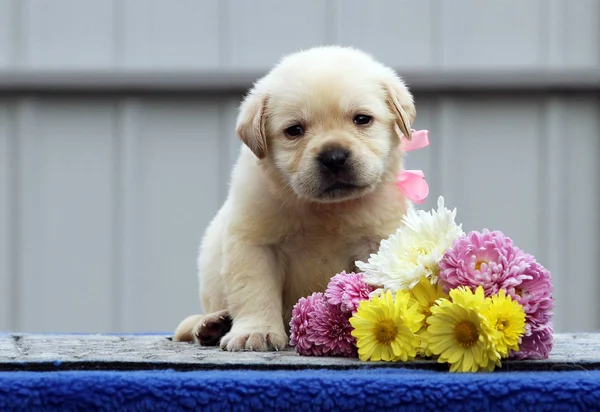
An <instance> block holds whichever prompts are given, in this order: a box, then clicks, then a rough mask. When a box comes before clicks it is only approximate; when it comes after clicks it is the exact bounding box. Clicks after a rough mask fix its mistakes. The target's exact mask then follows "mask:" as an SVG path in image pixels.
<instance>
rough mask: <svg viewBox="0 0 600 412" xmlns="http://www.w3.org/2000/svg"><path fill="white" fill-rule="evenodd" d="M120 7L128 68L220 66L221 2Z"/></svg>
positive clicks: (139, 0)
mask: <svg viewBox="0 0 600 412" xmlns="http://www.w3.org/2000/svg"><path fill="white" fill-rule="evenodd" d="M118 5H119V7H120V8H119V11H120V13H121V18H122V24H123V27H122V31H123V39H120V40H121V41H122V42H123V43H122V45H123V50H122V53H123V55H122V59H123V64H124V65H125V66H127V67H138V66H142V67H152V68H162V67H177V68H178V67H187V68H191V67H193V68H202V69H214V68H216V67H218V66H219V59H220V44H221V43H220V41H221V40H220V37H221V34H220V22H219V0H200V1H196V0H125V1H123V2H121V3H118Z"/></svg>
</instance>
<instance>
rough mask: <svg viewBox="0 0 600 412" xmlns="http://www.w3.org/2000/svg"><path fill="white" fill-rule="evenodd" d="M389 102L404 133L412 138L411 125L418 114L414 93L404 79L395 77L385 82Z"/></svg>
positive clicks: (408, 137)
mask: <svg viewBox="0 0 600 412" xmlns="http://www.w3.org/2000/svg"><path fill="white" fill-rule="evenodd" d="M384 88H385V91H386V93H387V97H388V104H389V106H390V108H391V109H392V111H393V112H394V114H395V115H396V124H397V126H398V127H399V128H400V131H401V132H402V134H403V135H404V136H405V137H406V138H407V139H408V140H410V139H411V138H412V135H411V125H412V122H413V121H414V120H415V117H416V115H417V110H416V108H415V104H414V101H413V96H412V94H411V93H410V92H409V91H408V88H407V87H406V85H405V84H404V83H403V82H402V80H400V79H398V78H395V79H392V80H390V81H387V82H385V83H384Z"/></svg>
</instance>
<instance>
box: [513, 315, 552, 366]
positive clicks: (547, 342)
mask: <svg viewBox="0 0 600 412" xmlns="http://www.w3.org/2000/svg"><path fill="white" fill-rule="evenodd" d="M553 334H554V331H553V329H552V324H551V323H548V324H545V325H542V326H540V327H538V328H534V329H531V330H530V331H528V332H527V335H526V336H524V337H523V340H522V342H521V344H520V345H519V351H518V352H513V353H511V355H510V357H511V358H512V359H520V360H522V359H534V360H540V359H548V356H550V352H551V351H552V347H553V345H554V340H553Z"/></svg>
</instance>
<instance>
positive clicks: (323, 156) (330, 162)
mask: <svg viewBox="0 0 600 412" xmlns="http://www.w3.org/2000/svg"><path fill="white" fill-rule="evenodd" d="M349 156H350V152H349V151H348V150H346V149H342V148H339V147H338V148H335V149H329V150H326V151H324V152H321V153H320V154H319V157H318V158H317V160H318V161H319V163H321V164H322V165H323V166H325V168H326V169H327V170H328V171H330V172H333V173H335V172H338V171H340V170H341V169H343V168H344V165H345V164H346V160H348V157H349Z"/></svg>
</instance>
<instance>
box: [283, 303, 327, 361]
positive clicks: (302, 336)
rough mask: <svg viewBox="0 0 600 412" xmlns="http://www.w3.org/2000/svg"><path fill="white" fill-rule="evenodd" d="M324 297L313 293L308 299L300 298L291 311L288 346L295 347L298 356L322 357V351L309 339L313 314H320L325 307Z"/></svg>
mask: <svg viewBox="0 0 600 412" xmlns="http://www.w3.org/2000/svg"><path fill="white" fill-rule="evenodd" d="M326 303H327V302H326V301H325V296H323V294H322V293H313V294H312V295H310V296H309V297H306V298H300V300H298V303H296V304H295V305H294V308H293V309H292V320H291V321H290V345H292V346H295V347H296V351H297V352H298V353H299V354H300V355H306V356H311V355H312V356H319V355H323V351H322V349H321V348H320V347H319V346H317V345H315V343H314V342H313V341H312V340H311V339H310V335H311V323H312V319H313V318H314V316H315V313H322V309H321V307H322V306H325V304H326Z"/></svg>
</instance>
